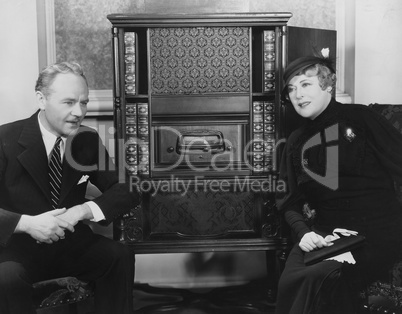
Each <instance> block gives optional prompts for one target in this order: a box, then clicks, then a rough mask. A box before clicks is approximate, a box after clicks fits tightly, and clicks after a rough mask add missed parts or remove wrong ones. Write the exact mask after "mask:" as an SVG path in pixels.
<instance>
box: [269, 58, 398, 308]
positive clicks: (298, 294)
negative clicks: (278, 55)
mask: <svg viewBox="0 0 402 314" xmlns="http://www.w3.org/2000/svg"><path fill="white" fill-rule="evenodd" d="M284 81H285V89H284V92H283V97H285V98H287V99H288V100H290V102H291V103H292V104H287V105H289V106H291V105H293V107H294V109H295V110H296V112H297V113H298V114H299V115H300V116H302V117H304V118H306V123H305V125H303V126H302V127H301V128H299V129H297V130H296V131H294V132H293V133H292V134H291V135H290V136H289V138H288V139H287V142H286V146H285V150H284V155H283V157H282V160H281V168H280V178H281V179H282V180H284V181H285V182H286V186H287V190H286V192H284V193H281V194H280V195H278V198H277V204H278V208H279V210H280V211H281V212H282V213H283V215H284V217H285V220H286V222H287V223H288V224H289V225H290V228H291V230H292V234H293V235H294V236H295V239H296V240H295V243H296V244H295V246H294V248H293V249H292V251H291V252H290V254H289V257H288V259H287V262H286V266H285V269H284V271H283V273H282V276H281V278H280V282H279V290H278V298H277V307H276V313H277V314H304V313H322V314H328V313H339V314H345V313H356V312H357V307H358V303H357V301H358V291H360V290H361V289H362V288H363V287H364V286H365V285H367V284H368V283H370V282H371V281H373V280H376V279H380V278H383V276H387V271H388V270H389V268H390V267H391V266H392V264H393V263H394V262H395V261H396V260H397V259H398V258H399V257H400V252H402V245H401V244H402V209H401V206H400V204H399V203H398V201H397V198H396V194H395V189H394V181H397V182H398V183H402V136H401V134H400V133H399V132H398V131H397V130H396V129H395V128H394V127H393V126H392V125H391V124H390V123H389V122H388V121H386V120H385V118H383V117H382V116H380V115H379V114H377V113H376V112H374V111H372V110H371V109H370V108H368V107H367V106H363V105H355V104H341V103H338V102H336V101H335V99H334V98H333V97H332V89H333V88H335V82H336V74H335V71H334V69H333V67H332V64H331V62H330V60H329V59H327V58H321V57H313V56H311V57H302V58H300V59H297V60H295V61H294V62H292V63H291V64H290V65H289V66H288V68H287V69H286V71H285V73H284ZM306 204H308V206H309V207H310V208H311V209H314V211H315V213H316V214H315V217H314V222H313V225H311V224H309V223H308V222H307V221H306V219H305V216H304V215H303V207H305V206H306ZM335 228H344V229H346V231H345V234H346V235H350V236H353V234H355V233H356V232H357V233H358V234H361V235H364V236H365V237H366V243H365V245H364V246H363V247H361V248H358V249H356V250H353V251H352V255H353V258H354V260H355V261H356V263H355V264H353V263H350V262H347V261H342V259H341V258H339V259H338V260H325V261H322V262H319V263H316V264H314V265H311V266H306V265H305V264H304V254H305V252H309V251H312V250H314V249H320V248H323V247H326V246H329V245H331V241H328V238H327V239H326V236H327V235H330V234H332V232H333V230H334V229H335Z"/></svg>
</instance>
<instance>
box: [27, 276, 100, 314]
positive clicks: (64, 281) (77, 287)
mask: <svg viewBox="0 0 402 314" xmlns="http://www.w3.org/2000/svg"><path fill="white" fill-rule="evenodd" d="M33 287H34V302H35V304H36V307H37V308H38V309H43V308H48V307H55V306H59V305H66V304H73V303H75V302H78V301H83V300H86V299H88V298H90V297H92V296H93V287H92V286H91V285H90V284H88V283H86V282H83V281H80V280H78V279H77V278H75V277H64V278H57V279H52V280H46V281H40V282H37V283H35V284H34V285H33Z"/></svg>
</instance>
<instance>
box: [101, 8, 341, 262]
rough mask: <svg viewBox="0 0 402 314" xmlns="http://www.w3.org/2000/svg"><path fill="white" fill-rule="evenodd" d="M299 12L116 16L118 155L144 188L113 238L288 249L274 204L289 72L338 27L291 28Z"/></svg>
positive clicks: (185, 248)
mask: <svg viewBox="0 0 402 314" xmlns="http://www.w3.org/2000/svg"><path fill="white" fill-rule="evenodd" d="M291 16H292V14H291V13H242V14H202V15H201V14H200V15H188V14H177V15H165V14H153V15H144V14H112V15H108V19H109V20H110V22H111V24H112V36H113V37H112V39H113V40H112V42H113V60H114V61H113V62H114V121H115V128H116V135H115V136H116V142H117V143H118V145H117V148H116V160H117V163H118V166H119V169H120V171H121V175H122V177H125V178H126V180H129V183H130V185H131V187H132V188H133V189H134V188H135V189H138V190H140V191H141V193H142V203H141V205H140V206H138V207H137V208H133V210H132V211H131V213H130V214H128V215H127V216H126V217H124V218H123V219H122V220H121V223H120V224H116V225H115V237H116V238H117V239H119V240H121V241H123V242H125V243H127V244H129V245H131V246H132V247H133V248H134V250H135V253H136V254H139V253H172V252H204V251H237V250H249V251H250V250H262V251H267V252H268V256H270V257H272V258H273V257H274V256H275V255H276V254H277V252H279V251H281V250H285V249H286V248H287V247H288V245H289V243H288V240H287V237H286V236H284V235H283V233H282V229H281V219H280V217H279V215H278V213H277V210H276V207H275V202H274V194H275V191H276V190H277V189H281V188H284V187H283V186H281V182H279V181H278V180H277V168H278V167H277V164H278V157H279V154H280V150H281V145H282V144H283V143H284V137H285V134H286V133H287V132H286V129H289V128H291V127H292V125H289V124H287V122H286V121H287V120H286V119H287V118H286V115H287V110H286V108H285V106H283V105H282V104H281V101H280V92H281V89H282V79H281V78H282V73H283V69H284V67H285V66H286V64H287V63H288V62H289V61H291V59H294V58H296V57H298V56H300V55H301V54H303V53H305V54H311V52H312V50H311V49H310V48H311V47H312V45H313V46H314V45H315V46H316V47H315V48H319V49H321V48H324V47H329V48H330V51H331V52H332V53H335V51H336V49H335V32H334V31H322V30H313V29H298V28H290V27H288V26H287V22H288V20H289V18H290V17H291ZM291 29H292V30H291ZM292 32H295V36H290V35H292ZM321 45H322V46H321ZM319 46H321V47H319ZM306 47H308V48H306ZM290 49H291V51H289V50H290ZM303 49H304V50H303ZM289 56H291V58H290V57H289ZM292 123H293V122H292ZM268 262H269V267H274V266H275V265H276V263H275V261H274V260H272V259H269V261H268Z"/></svg>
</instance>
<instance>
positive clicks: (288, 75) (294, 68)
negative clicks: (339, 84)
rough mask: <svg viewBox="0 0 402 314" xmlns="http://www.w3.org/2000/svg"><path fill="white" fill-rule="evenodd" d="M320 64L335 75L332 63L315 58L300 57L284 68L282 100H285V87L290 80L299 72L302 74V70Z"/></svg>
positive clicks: (326, 59) (321, 58) (324, 59)
mask: <svg viewBox="0 0 402 314" xmlns="http://www.w3.org/2000/svg"><path fill="white" fill-rule="evenodd" d="M314 64H321V65H324V66H326V67H327V68H328V69H330V71H331V72H332V73H335V70H334V67H333V62H332V60H331V59H329V58H324V57H316V56H305V57H300V58H298V59H296V60H294V61H292V62H291V63H289V65H288V66H287V67H286V69H285V72H284V74H283V81H284V83H283V90H282V100H285V96H286V94H287V93H286V86H287V85H288V84H289V82H290V80H291V79H292V78H293V77H294V76H295V75H296V74H297V73H299V72H302V71H303V70H304V69H306V68H308V67H310V66H312V65H314Z"/></svg>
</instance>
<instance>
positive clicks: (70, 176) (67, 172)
mask: <svg viewBox="0 0 402 314" xmlns="http://www.w3.org/2000/svg"><path fill="white" fill-rule="evenodd" d="M81 175H82V173H81V172H79V171H78V170H76V169H74V168H73V167H71V166H70V164H69V163H68V162H67V161H66V158H64V160H63V180H62V183H61V191H60V204H61V203H62V202H63V200H64V199H65V198H66V196H67V195H68V193H69V192H70V190H71V188H72V187H73V186H74V185H75V184H77V183H78V180H79V178H80V176H81Z"/></svg>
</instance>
